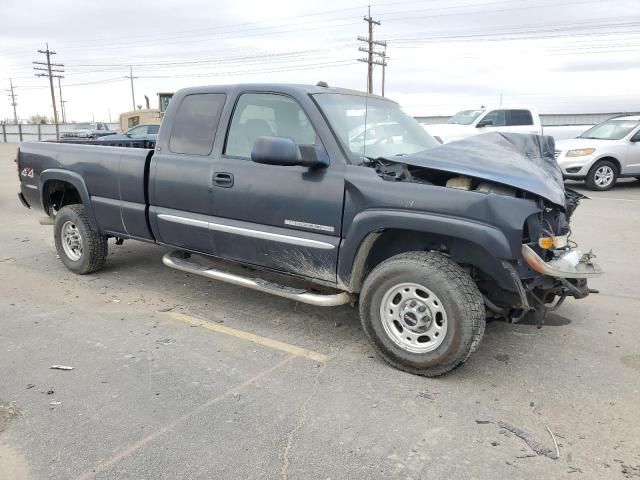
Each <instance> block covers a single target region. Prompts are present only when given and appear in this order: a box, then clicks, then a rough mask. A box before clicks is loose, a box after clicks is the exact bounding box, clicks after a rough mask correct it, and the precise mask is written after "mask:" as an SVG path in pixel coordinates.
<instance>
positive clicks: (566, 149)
mask: <svg viewBox="0 0 640 480" xmlns="http://www.w3.org/2000/svg"><path fill="white" fill-rule="evenodd" d="M555 153H556V159H557V161H558V164H559V165H560V168H561V169H562V174H563V175H564V177H565V178H569V179H573V180H584V181H585V183H586V184H587V187H588V188H590V189H591V190H609V189H610V188H611V187H613V186H614V185H615V183H616V181H617V180H618V178H621V177H636V178H640V115H632V116H622V117H615V118H611V119H609V120H606V121H604V122H602V123H599V124H598V125H596V126H595V127H592V128H590V129H589V130H587V131H586V132H584V133H583V134H582V135H580V136H579V137H578V138H573V139H569V140H560V141H558V142H556V152H555Z"/></svg>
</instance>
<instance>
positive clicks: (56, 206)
mask: <svg viewBox="0 0 640 480" xmlns="http://www.w3.org/2000/svg"><path fill="white" fill-rule="evenodd" d="M42 199H43V206H44V210H45V212H47V213H48V214H49V215H53V214H55V212H57V211H58V210H60V209H61V208H62V207H64V206H65V205H72V204H74V203H82V198H81V197H80V193H79V192H78V190H77V189H76V187H74V186H73V185H72V184H71V183H69V182H64V181H62V180H49V181H47V182H46V183H45V184H44V186H43V187H42Z"/></svg>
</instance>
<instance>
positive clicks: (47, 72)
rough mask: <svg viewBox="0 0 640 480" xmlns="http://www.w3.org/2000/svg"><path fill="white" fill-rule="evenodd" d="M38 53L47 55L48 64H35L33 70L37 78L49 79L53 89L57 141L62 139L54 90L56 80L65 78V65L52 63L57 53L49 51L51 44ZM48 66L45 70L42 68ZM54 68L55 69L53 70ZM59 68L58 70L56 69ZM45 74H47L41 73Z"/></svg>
mask: <svg viewBox="0 0 640 480" xmlns="http://www.w3.org/2000/svg"><path fill="white" fill-rule="evenodd" d="M38 53H42V54H44V55H46V58H47V61H46V62H33V64H34V65H36V66H35V67H33V69H34V70H35V71H36V72H38V73H36V77H49V87H50V88H51V103H52V104H53V121H54V123H55V124H56V139H57V140H59V139H60V127H59V125H58V109H57V108H56V92H55V90H54V89H53V79H54V78H64V77H63V76H62V75H59V74H60V73H64V65H63V64H61V63H51V55H55V54H56V52H54V51H52V50H49V44H48V43H47V49H46V50H38ZM39 65H42V66H46V68H43V67H42V66H39ZM51 67H54V68H51ZM56 67H57V68H56ZM41 72H45V73H41Z"/></svg>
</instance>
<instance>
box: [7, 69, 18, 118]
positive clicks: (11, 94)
mask: <svg viewBox="0 0 640 480" xmlns="http://www.w3.org/2000/svg"><path fill="white" fill-rule="evenodd" d="M9 88H10V89H11V90H10V91H11V93H10V94H9V96H10V97H11V106H12V107H13V121H14V122H15V123H16V125H17V124H18V114H17V112H16V107H17V106H18V104H17V103H16V97H17V95H16V94H15V92H14V91H13V80H12V79H9Z"/></svg>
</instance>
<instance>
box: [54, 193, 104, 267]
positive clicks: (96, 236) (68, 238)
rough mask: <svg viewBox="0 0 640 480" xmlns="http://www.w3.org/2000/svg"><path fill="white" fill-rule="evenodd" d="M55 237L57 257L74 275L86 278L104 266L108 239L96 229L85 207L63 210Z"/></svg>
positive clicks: (79, 206)
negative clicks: (85, 275) (87, 274)
mask: <svg viewBox="0 0 640 480" xmlns="http://www.w3.org/2000/svg"><path fill="white" fill-rule="evenodd" d="M53 234H54V239H55V243H56V250H57V251H58V256H59V257H60V260H62V263H64V265H65V266H66V267H67V268H68V269H69V270H71V271H72V272H74V273H77V274H79V275H84V274H86V273H91V272H95V271H97V270H100V269H101V268H102V267H103V266H104V264H105V262H106V260H107V252H108V245H107V236H106V235H101V234H100V233H98V232H97V231H96V230H95V229H94V227H93V226H92V224H91V221H90V220H89V217H88V216H87V212H86V209H85V207H84V205H82V204H74V205H67V206H65V207H62V208H61V209H60V211H58V213H57V215H56V219H55V223H54V226H53Z"/></svg>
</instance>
